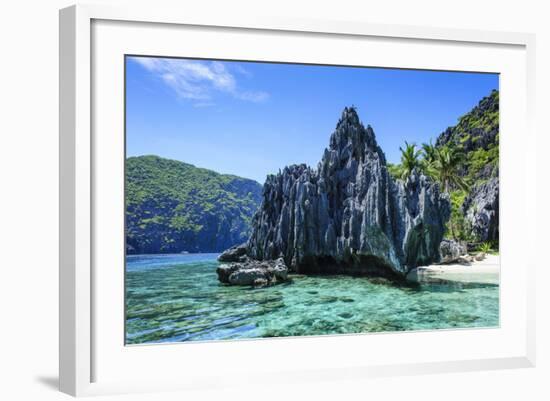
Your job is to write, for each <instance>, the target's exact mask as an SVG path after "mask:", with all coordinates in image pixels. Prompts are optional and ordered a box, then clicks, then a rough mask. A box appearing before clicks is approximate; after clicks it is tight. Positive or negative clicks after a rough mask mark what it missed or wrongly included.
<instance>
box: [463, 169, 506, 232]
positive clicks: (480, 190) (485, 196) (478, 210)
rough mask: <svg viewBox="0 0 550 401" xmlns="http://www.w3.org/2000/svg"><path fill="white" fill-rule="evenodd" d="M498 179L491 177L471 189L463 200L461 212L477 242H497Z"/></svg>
mask: <svg viewBox="0 0 550 401" xmlns="http://www.w3.org/2000/svg"><path fill="white" fill-rule="evenodd" d="M498 199H499V179H498V174H497V177H493V178H491V179H489V180H488V181H486V182H483V183H479V184H478V185H476V186H474V187H473V188H472V192H470V194H469V195H468V197H467V198H466V199H465V200H464V204H463V205H462V212H463V213H464V216H465V217H466V220H467V221H468V223H469V224H470V227H471V230H472V233H473V234H474V236H475V238H476V239H478V240H479V241H482V242H485V241H495V240H497V241H498V237H499V230H498V228H499V227H498V222H499V216H498Z"/></svg>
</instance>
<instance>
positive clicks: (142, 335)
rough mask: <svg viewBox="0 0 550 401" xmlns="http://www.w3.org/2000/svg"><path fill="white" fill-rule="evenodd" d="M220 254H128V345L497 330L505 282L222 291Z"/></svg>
mask: <svg viewBox="0 0 550 401" xmlns="http://www.w3.org/2000/svg"><path fill="white" fill-rule="evenodd" d="M216 256H217V254H189V255H151V256H148V255H147V256H128V258H127V270H126V306H127V313H126V323H127V324H126V328H127V342H128V343H129V344H140V343H147V342H172V341H192V340H195V341H197V340H201V341H204V340H222V339H238V338H257V337H273V336H303V335H322V334H342V333H365V332H382V331H400V330H429V329H444V328H467V327H495V326H498V321H499V288H498V284H495V283H498V276H496V275H495V277H493V276H491V277H488V279H487V280H486V281H487V282H486V283H479V282H477V283H472V282H467V280H465V281H443V280H442V281H439V282H436V283H430V284H422V285H420V286H416V287H406V286H398V285H392V284H390V283H385V284H384V283H380V282H379V280H371V279H367V278H363V277H349V276H295V277H293V280H292V283H285V284H280V285H277V286H273V287H267V288H260V289H253V288H247V287H233V286H226V285H222V284H220V283H219V282H218V280H217V275H216V267H217V266H218V262H217V261H216Z"/></svg>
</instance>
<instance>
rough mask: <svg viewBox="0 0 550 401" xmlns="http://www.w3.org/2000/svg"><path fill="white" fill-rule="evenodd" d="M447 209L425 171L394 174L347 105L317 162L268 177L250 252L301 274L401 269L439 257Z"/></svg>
mask: <svg viewBox="0 0 550 401" xmlns="http://www.w3.org/2000/svg"><path fill="white" fill-rule="evenodd" d="M449 210H450V209H449V202H448V199H447V198H446V197H445V196H443V195H441V194H440V192H439V188H438V186H437V185H435V184H434V183H433V182H432V181H431V180H429V179H428V178H427V177H425V176H424V175H421V174H420V173H418V172H413V174H412V175H411V176H410V177H409V178H408V179H407V180H406V181H405V182H402V181H394V180H393V179H392V178H391V177H390V175H389V174H388V172H387V169H386V159H385V156H384V153H383V152H382V150H381V149H380V147H379V146H378V144H377V143H376V139H375V136H374V132H373V130H372V128H371V127H370V126H368V127H366V128H365V127H364V126H363V125H362V124H361V122H360V121H359V117H358V116H357V113H356V111H355V109H354V108H345V109H344V111H343V113H342V117H341V119H340V121H339V122H338V124H337V126H336V130H335V131H334V133H333V134H332V135H331V137H330V143H329V147H328V148H327V149H325V152H324V154H323V156H322V159H321V162H320V163H319V164H318V166H317V168H316V169H313V168H311V167H308V166H306V165H304V164H301V165H293V166H288V167H285V168H284V169H283V170H282V171H280V172H279V173H278V174H277V175H272V176H269V177H268V178H267V180H266V183H265V185H264V188H263V200H262V203H261V206H260V208H259V210H258V212H257V213H256V215H255V216H254V218H253V220H252V234H251V236H250V239H249V241H248V245H247V254H248V256H250V257H252V258H254V259H257V260H276V259H278V258H279V257H282V258H283V259H284V261H285V264H286V265H287V266H288V267H290V268H291V269H292V270H294V271H296V272H298V273H350V274H372V275H383V276H396V275H397V276H403V275H405V274H406V273H407V271H408V270H409V269H410V268H412V267H415V266H417V265H423V264H428V263H431V262H434V261H438V260H439V244H440V242H441V240H442V238H443V233H444V226H445V222H446V220H447V219H448V217H449Z"/></svg>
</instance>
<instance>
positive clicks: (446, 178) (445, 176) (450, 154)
mask: <svg viewBox="0 0 550 401" xmlns="http://www.w3.org/2000/svg"><path fill="white" fill-rule="evenodd" d="M463 161H464V153H462V152H461V151H460V150H457V149H456V148H451V147H449V146H442V147H440V148H439V149H437V151H436V155H435V160H434V162H433V163H432V165H433V170H434V172H435V175H436V177H437V179H438V180H439V182H440V183H441V186H442V187H443V190H444V191H445V192H449V190H450V189H451V187H455V188H460V189H463V190H465V191H468V190H469V185H468V184H467V183H466V181H465V180H464V178H462V177H461V176H460V174H459V171H458V169H459V167H460V165H461V164H462V162H463Z"/></svg>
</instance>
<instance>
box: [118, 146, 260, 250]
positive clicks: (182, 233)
mask: <svg viewBox="0 0 550 401" xmlns="http://www.w3.org/2000/svg"><path fill="white" fill-rule="evenodd" d="M260 201H261V185H260V184H259V183H257V182H256V181H253V180H249V179H245V178H240V177H236V176H233V175H224V174H218V173H216V172H214V171H211V170H207V169H203V168H197V167H195V166H193V165H191V164H186V163H182V162H179V161H175V160H168V159H163V158H160V157H157V156H140V157H130V158H128V159H127V160H126V234H127V235H126V249H127V252H128V253H176V252H182V251H187V252H219V251H222V250H224V249H227V248H229V247H231V246H232V245H235V244H239V243H242V242H245V241H246V240H247V238H248V234H249V230H250V220H251V218H252V215H253V214H254V213H255V212H256V209H257V208H258V206H259V204H260Z"/></svg>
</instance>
